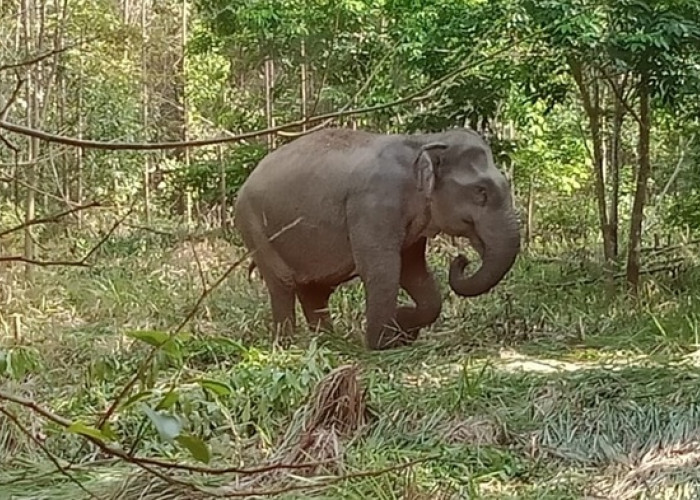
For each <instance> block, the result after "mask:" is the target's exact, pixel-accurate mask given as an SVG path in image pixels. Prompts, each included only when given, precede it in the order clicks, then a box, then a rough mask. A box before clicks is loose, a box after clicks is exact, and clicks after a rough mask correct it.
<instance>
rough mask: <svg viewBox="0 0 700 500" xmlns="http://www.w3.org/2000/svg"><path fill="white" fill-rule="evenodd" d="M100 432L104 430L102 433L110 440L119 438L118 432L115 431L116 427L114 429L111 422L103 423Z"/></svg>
mask: <svg viewBox="0 0 700 500" xmlns="http://www.w3.org/2000/svg"><path fill="white" fill-rule="evenodd" d="M100 432H102V434H103V435H104V436H105V437H106V438H107V439H109V440H110V441H116V440H117V433H116V432H114V429H112V425H111V424H110V423H109V422H105V423H104V424H102V427H100Z"/></svg>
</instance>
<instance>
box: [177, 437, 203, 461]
mask: <svg viewBox="0 0 700 500" xmlns="http://www.w3.org/2000/svg"><path fill="white" fill-rule="evenodd" d="M177 442H178V443H180V444H181V445H182V446H184V447H185V448H187V450H188V451H189V452H190V454H191V455H192V457H193V458H194V459H195V460H198V461H200V462H202V463H205V464H208V463H209V460H211V454H210V453H209V447H208V446H207V444H206V443H205V442H204V441H202V440H201V439H200V438H198V437H197V436H192V435H191V434H182V435H180V436H178V437H177Z"/></svg>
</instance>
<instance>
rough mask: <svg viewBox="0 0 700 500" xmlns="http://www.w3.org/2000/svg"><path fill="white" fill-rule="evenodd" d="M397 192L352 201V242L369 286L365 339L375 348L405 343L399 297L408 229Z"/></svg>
mask: <svg viewBox="0 0 700 500" xmlns="http://www.w3.org/2000/svg"><path fill="white" fill-rule="evenodd" d="M394 198H395V193H391V192H388V193H378V192H372V193H365V195H364V196H358V197H357V198H355V199H352V200H349V201H348V207H347V208H348V226H349V232H350V245H351V247H352V254H353V259H354V261H355V265H356V267H357V273H358V274H359V276H360V278H361V279H362V282H363V284H364V287H365V297H366V299H365V300H366V307H365V316H366V318H367V326H366V330H365V340H366V344H367V347H369V348H370V349H373V350H380V349H388V348H392V347H396V346H397V345H400V344H401V341H400V335H399V329H398V325H397V324H396V299H397V298H398V295H399V281H400V278H401V242H402V241H403V237H404V231H403V229H402V228H403V224H402V222H401V212H400V203H399V202H397V201H396V200H395V199H394Z"/></svg>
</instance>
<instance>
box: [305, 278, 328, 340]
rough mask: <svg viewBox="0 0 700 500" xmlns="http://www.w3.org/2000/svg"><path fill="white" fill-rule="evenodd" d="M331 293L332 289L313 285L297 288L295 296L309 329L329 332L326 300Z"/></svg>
mask: <svg viewBox="0 0 700 500" xmlns="http://www.w3.org/2000/svg"><path fill="white" fill-rule="evenodd" d="M332 293H333V288H332V287H329V286H324V285H318V284H315V283H311V284H308V285H300V286H299V287H298V289H297V296H298V297H299V302H301V307H302V309H303V311H304V316H305V317H306V321H307V322H308V323H309V327H310V328H311V329H317V328H318V329H321V330H331V329H332V328H333V323H332V322H331V315H330V311H329V310H328V299H330V296H331V294H332Z"/></svg>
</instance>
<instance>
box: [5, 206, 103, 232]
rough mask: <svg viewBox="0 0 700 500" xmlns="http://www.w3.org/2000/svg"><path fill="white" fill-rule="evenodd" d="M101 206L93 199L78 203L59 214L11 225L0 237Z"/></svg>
mask: <svg viewBox="0 0 700 500" xmlns="http://www.w3.org/2000/svg"><path fill="white" fill-rule="evenodd" d="M99 206H101V204H100V203H99V202H97V201H93V202H91V203H88V204H86V205H78V206H76V207H73V208H71V209H69V210H65V211H63V212H59V213H57V214H53V215H48V216H46V217H37V218H36V219H32V220H30V221H27V222H24V223H22V224H19V225H17V226H15V227H11V228H10V229H5V230H4V231H0V238H2V237H3V236H6V235H8V234H10V233H14V232H16V231H21V230H22V229H24V228H27V227H29V226H36V225H39V224H49V223H52V222H58V221H59V220H60V219H62V218H63V217H66V216H68V215H71V214H73V213H75V212H80V211H81V210H87V209H88V208H93V207H99Z"/></svg>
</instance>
